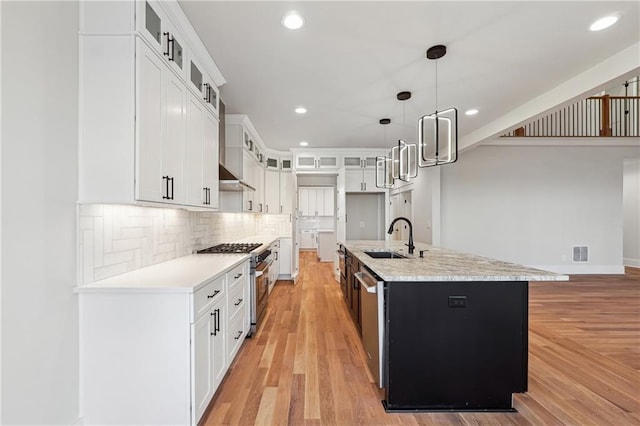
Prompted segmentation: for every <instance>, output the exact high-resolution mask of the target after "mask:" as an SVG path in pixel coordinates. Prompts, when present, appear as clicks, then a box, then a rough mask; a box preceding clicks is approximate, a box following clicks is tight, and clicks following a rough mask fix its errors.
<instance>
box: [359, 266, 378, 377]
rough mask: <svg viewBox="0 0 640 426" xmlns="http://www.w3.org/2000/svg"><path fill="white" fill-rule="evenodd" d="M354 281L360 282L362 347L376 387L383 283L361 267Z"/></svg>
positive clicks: (365, 268)
mask: <svg viewBox="0 0 640 426" xmlns="http://www.w3.org/2000/svg"><path fill="white" fill-rule="evenodd" d="M354 275H355V277H356V279H357V280H358V281H359V282H360V285H361V288H362V290H361V291H360V315H361V320H362V345H363V346H364V351H365V353H366V355H367V365H368V366H369V371H371V374H372V375H373V378H374V380H375V382H376V383H377V385H378V387H381V388H382V387H384V383H383V378H384V374H383V371H382V369H383V365H384V359H383V353H382V343H383V342H384V293H383V289H384V281H380V280H378V278H377V277H376V276H375V274H374V273H373V272H371V271H370V270H369V269H368V268H367V267H366V266H364V265H363V266H362V270H361V271H360V272H356V273H355V274H354Z"/></svg>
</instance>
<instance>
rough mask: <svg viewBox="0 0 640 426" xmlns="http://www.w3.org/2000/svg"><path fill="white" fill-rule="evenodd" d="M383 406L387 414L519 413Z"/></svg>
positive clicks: (483, 409)
mask: <svg viewBox="0 0 640 426" xmlns="http://www.w3.org/2000/svg"><path fill="white" fill-rule="evenodd" d="M381 402H382V406H383V407H384V411H386V412H387V413H463V412H464V413H517V412H518V410H516V409H515V408H513V407H511V402H509V407H507V408H502V407H496V408H438V407H411V408H390V407H389V406H388V404H387V401H385V400H382V401H381Z"/></svg>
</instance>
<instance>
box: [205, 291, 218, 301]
mask: <svg viewBox="0 0 640 426" xmlns="http://www.w3.org/2000/svg"><path fill="white" fill-rule="evenodd" d="M218 293H220V290H216V291H214V292H213V294H210V295H208V296H207V299H213V298H214V297H215V296H216V295H217V294H218Z"/></svg>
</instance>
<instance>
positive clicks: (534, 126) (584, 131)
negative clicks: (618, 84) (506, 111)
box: [503, 95, 640, 137]
mask: <svg viewBox="0 0 640 426" xmlns="http://www.w3.org/2000/svg"><path fill="white" fill-rule="evenodd" d="M639 106H640V96H609V95H604V96H593V97H590V98H587V99H584V100H582V101H580V102H577V103H575V104H573V105H569V106H567V107H565V108H563V109H561V110H558V111H555V112H553V113H551V114H549V115H546V116H544V117H542V118H539V119H538V120H535V121H532V122H530V123H527V124H526V125H524V126H523V127H519V128H517V129H515V130H512V131H511V132H509V133H506V134H504V135H503V136H506V137H599V136H606V137H638V136H640V129H639V123H640V109H639Z"/></svg>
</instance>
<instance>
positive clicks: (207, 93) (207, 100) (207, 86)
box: [202, 83, 211, 104]
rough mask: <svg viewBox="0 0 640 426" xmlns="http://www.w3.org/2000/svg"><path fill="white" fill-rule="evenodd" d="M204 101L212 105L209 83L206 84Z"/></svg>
mask: <svg viewBox="0 0 640 426" xmlns="http://www.w3.org/2000/svg"><path fill="white" fill-rule="evenodd" d="M202 99H204V101H205V102H206V103H209V104H210V103H211V101H210V100H209V83H205V84H204V98H202Z"/></svg>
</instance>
